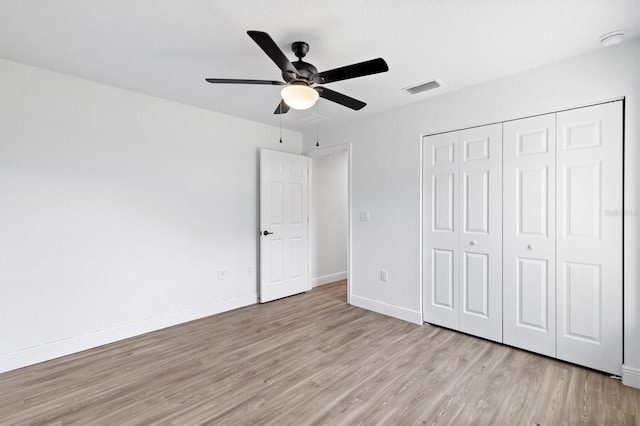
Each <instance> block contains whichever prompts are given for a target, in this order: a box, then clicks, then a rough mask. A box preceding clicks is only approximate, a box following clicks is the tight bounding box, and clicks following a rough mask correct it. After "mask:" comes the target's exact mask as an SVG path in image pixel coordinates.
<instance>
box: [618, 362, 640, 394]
mask: <svg viewBox="0 0 640 426" xmlns="http://www.w3.org/2000/svg"><path fill="white" fill-rule="evenodd" d="M622 384H623V385H625V386H631V387H632V388H638V389H640V368H635V367H630V366H628V365H624V364H623V365H622Z"/></svg>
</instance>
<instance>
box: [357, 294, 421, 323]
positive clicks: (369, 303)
mask: <svg viewBox="0 0 640 426" xmlns="http://www.w3.org/2000/svg"><path fill="white" fill-rule="evenodd" d="M350 303H351V304H352V305H353V306H357V307H359V308H363V309H368V310H370V311H373V312H377V313H379V314H383V315H388V316H390V317H394V318H398V319H401V320H404V321H408V322H412V323H414V324H419V325H422V314H421V313H420V312H417V311H412V310H410V309H406V308H401V307H399V306H394V305H389V304H388V303H384V302H378V301H377V300H371V299H367V298H365V297H360V296H356V295H355V294H352V295H351V299H350Z"/></svg>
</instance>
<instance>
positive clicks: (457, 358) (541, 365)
mask: <svg viewBox="0 0 640 426" xmlns="http://www.w3.org/2000/svg"><path fill="white" fill-rule="evenodd" d="M345 302H346V290H345V282H344V281H342V282H338V283H335V284H330V285H326V286H322V287H319V288H316V289H314V290H312V291H310V292H309V293H306V294H301V295H298V296H293V297H290V298H287V299H282V300H278V301H275V302H271V303H268V304H264V305H254V306H248V307H245V308H242V309H237V310H235V311H231V312H227V313H223V314H220V315H215V316H212V317H208V318H204V319H202V320H198V321H193V322H190V323H187V324H182V325H179V326H175V327H171V328H168V329H164V330H160V331H157V332H154V333H149V334H147V335H144V336H139V337H135V338H131V339H128V340H124V341H121V342H117V343H114V344H111V345H107V346H103V347H100V348H96V349H92V350H89V351H85V352H82V353H78V354H75V355H71V356H68V357H64V358H60V359H57V360H53V361H49V362H45V363H42V364H38V365H34V366H30V367H27V368H23V369H20V370H16V371H12V372H8V373H4V374H0V424H2V425H12V424H20V425H22V424H81V425H87V424H99V425H103V424H104V425H116V424H178V425H191V424H222V425H227V424H272V425H306V424H329V425H351V424H384V425H392V424H398V425H405V424H406V425H411V424H433V423H436V424H504V425H514V424H597V425H603V424H616V425H623V424H636V423H638V422H640V390H638V389H632V388H629V387H625V386H623V385H622V384H621V383H620V382H619V381H618V380H615V379H611V378H609V377H608V376H607V375H604V374H600V373H597V372H594V371H590V370H587V369H583V368H580V367H576V366H573V365H570V364H566V363H563V362H560V361H556V360H552V359H549V358H544V357H541V356H537V355H533V354H531V353H528V352H525V351H520V350H517V349H513V348H509V347H507V346H503V345H499V344H495V343H492V342H488V341H485V340H482V339H477V338H474V337H470V336H467V335H463V334H460V333H455V332H452V331H449V330H446V329H442V328H439V327H432V326H417V325H413V324H408V323H406V322H403V321H400V320H396V319H393V318H388V317H385V316H382V315H378V314H376V313H373V312H369V311H366V310H363V309H359V308H356V307H353V306H349V305H347V304H346V303H345Z"/></svg>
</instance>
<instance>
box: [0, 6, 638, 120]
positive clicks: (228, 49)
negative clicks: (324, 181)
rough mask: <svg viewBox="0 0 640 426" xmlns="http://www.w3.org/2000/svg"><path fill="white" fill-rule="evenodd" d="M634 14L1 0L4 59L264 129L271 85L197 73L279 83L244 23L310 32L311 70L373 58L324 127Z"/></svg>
mask: <svg viewBox="0 0 640 426" xmlns="http://www.w3.org/2000/svg"><path fill="white" fill-rule="evenodd" d="M639 20H640V17H639V1H638V0H499V1H496V0H492V1H489V0H486V1H485V0H476V1H474V0H465V1H463V0H457V1H456V0H450V1H444V0H443V1H436V0H431V1H429V0H422V1H419V0H396V1H392V0H384V1H382V0H304V1H301V0H260V1H258V0H244V1H243V0H237V1H233V0H218V1H215V0H208V1H207V0H83V1H80V0H49V1H44V0H0V57H1V58H5V59H9V60H13V61H17V62H22V63H26V64H30V65H35V66H38V67H42V68H47V69H50V70H54V71H58V72H62V73H65V74H70V75H74V76H78V77H81V78H85V79H88V80H93V81H96V82H100V83H104V84H109V85H113V86H117V87H121V88H125V89H130V90H134V91H137V92H141V93H146V94H149V95H153V96H157V97H161V98H166V99H171V100H174V101H178V102H182V103H185V104H190V105H195V106H198V107H202V108H207V109H210V110H213V111H218V112H222V113H225V114H230V115H234V116H239V117H243V118H246V119H249V120H254V121H258V122H263V123H267V124H272V125H277V124H278V116H274V115H273V111H274V109H275V107H276V106H277V104H278V102H279V91H280V87H277V86H248V85H241V86H230V85H213V84H208V83H206V82H205V80H204V79H205V78H206V77H217V78H246V79H267V80H280V79H281V77H280V71H279V70H278V68H277V67H276V65H275V64H274V63H273V62H271V60H270V59H269V58H268V57H267V56H266V55H265V54H264V53H263V52H262V50H261V49H260V48H259V47H258V46H257V45H256V44H255V43H254V42H253V41H252V40H251V39H250V38H249V36H247V34H246V31H247V30H260V31H266V32H268V33H269V34H270V35H271V36H272V38H273V39H274V40H275V41H276V43H277V44H278V45H279V46H280V48H281V49H282V50H283V52H285V54H286V55H287V56H288V57H289V58H290V59H291V60H293V59H295V57H294V56H293V54H292V53H291V50H290V44H291V43H292V42H293V41H297V40H302V41H306V42H307V43H309V45H310V47H311V49H310V52H309V54H308V55H307V57H306V58H305V60H306V61H307V62H311V63H312V64H314V65H315V66H316V67H317V68H318V69H319V70H320V71H322V70H327V69H331V68H336V67H340V66H343V65H348V64H351V63H355V62H360V61H364V60H368V59H373V58H377V57H383V58H384V59H385V60H386V61H387V63H388V64H389V68H390V71H389V72H387V73H383V74H378V75H373V76H367V77H362V78H358V79H353V80H346V81H341V82H336V83H332V84H329V85H327V87H329V88H331V89H333V90H337V91H340V92H343V93H344V94H347V95H349V96H352V97H355V98H357V99H360V100H362V101H364V102H367V104H368V105H367V106H366V107H365V108H364V109H362V110H361V111H352V110H349V109H347V108H345V107H342V106H339V105H336V104H333V103H331V102H328V101H326V100H320V102H319V104H318V111H317V112H318V114H320V115H322V116H328V117H330V118H331V121H328V122H326V123H325V124H323V125H331V124H332V123H340V122H342V121H344V120H350V119H353V118H355V117H359V116H362V115H366V114H371V113H374V112H379V111H383V110H386V109H390V108H394V107H398V106H401V105H405V104H408V103H411V102H416V101H420V100H424V99H427V98H428V97H430V96H435V95H437V94H442V93H445V92H447V91H451V90H457V89H460V88H462V87H466V86H470V85H473V84H477V83H481V82H483V81H488V80H492V79H496V78H499V77H502V76H505V75H509V74H513V73H516V72H519V71H523V70H526V69H530V68H534V67H536V66H540V65H543V64H546V63H550V62H555V61H558V60H562V59H564V58H567V57H571V56H576V55H580V54H583V53H586V52H589V51H593V50H596V49H600V48H601V47H600V44H599V37H600V36H601V35H603V34H605V33H607V32H610V31H613V30H618V29H623V30H625V31H626V34H627V35H626V40H629V39H633V38H635V37H638V33H639V30H638V27H639ZM436 78H437V79H439V80H441V81H442V82H443V83H444V86H443V87H442V88H440V89H437V90H435V91H433V92H427V93H423V94H419V95H414V96H411V95H408V94H407V93H405V92H403V91H402V90H401V89H402V88H403V87H407V86H411V85H414V84H417V83H422V82H426V81H429V80H432V79H436ZM309 114H310V111H293V110H292V111H290V112H289V113H288V114H286V115H285V116H284V117H283V123H282V124H283V127H286V128H290V129H295V130H301V131H304V130H305V129H307V128H309V126H315V121H312V122H311V123H309V122H308V121H309V120H305V118H307V119H308V118H309ZM305 121H306V122H305Z"/></svg>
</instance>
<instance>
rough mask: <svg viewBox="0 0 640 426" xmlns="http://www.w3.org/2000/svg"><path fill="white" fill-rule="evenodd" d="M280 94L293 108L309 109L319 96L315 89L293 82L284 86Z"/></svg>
mask: <svg viewBox="0 0 640 426" xmlns="http://www.w3.org/2000/svg"><path fill="white" fill-rule="evenodd" d="M280 95H281V96H282V99H283V100H284V101H285V103H286V104H287V105H289V106H290V107H291V108H293V109H309V108H311V107H312V106H313V105H314V104H315V103H316V101H317V100H318V97H319V96H320V95H319V94H318V92H317V91H316V90H315V89H313V88H311V87H309V86H307V85H306V84H295V83H294V84H291V85H289V86H286V87H284V88H283V89H282V91H281V92H280Z"/></svg>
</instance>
